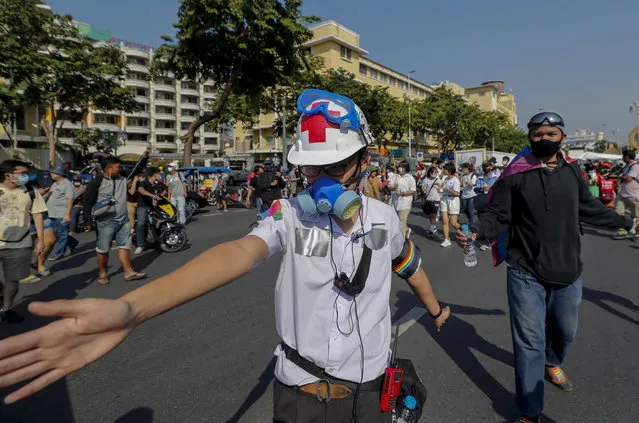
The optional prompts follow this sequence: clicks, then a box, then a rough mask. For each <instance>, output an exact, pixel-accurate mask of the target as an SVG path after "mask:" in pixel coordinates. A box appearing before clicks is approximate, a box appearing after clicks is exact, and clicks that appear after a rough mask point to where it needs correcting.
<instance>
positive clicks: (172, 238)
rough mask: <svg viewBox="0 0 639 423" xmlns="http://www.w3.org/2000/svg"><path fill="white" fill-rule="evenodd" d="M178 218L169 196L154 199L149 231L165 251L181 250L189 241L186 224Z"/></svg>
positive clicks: (149, 217) (150, 210)
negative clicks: (178, 220)
mask: <svg viewBox="0 0 639 423" xmlns="http://www.w3.org/2000/svg"><path fill="white" fill-rule="evenodd" d="M176 220H177V215H176V213H175V208H174V207H173V205H172V204H171V202H170V201H169V199H168V198H167V197H164V196H161V197H160V199H159V200H157V201H153V207H151V208H150V209H149V213H148V215H147V223H148V227H149V232H150V233H151V234H152V235H153V238H154V239H155V240H156V241H157V242H158V244H160V248H161V249H162V251H164V252H165V253H175V252H177V251H180V250H182V249H183V248H184V247H185V246H186V244H187V243H188V237H187V235H186V229H185V228H184V225H181V224H179V223H177V222H176Z"/></svg>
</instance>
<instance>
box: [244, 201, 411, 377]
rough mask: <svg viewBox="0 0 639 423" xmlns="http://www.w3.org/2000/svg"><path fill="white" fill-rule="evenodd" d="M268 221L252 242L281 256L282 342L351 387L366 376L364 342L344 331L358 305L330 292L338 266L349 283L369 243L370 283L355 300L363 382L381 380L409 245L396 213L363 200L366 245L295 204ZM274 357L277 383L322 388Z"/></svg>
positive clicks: (360, 229) (280, 205)
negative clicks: (394, 289) (393, 293)
mask: <svg viewBox="0 0 639 423" xmlns="http://www.w3.org/2000/svg"><path fill="white" fill-rule="evenodd" d="M268 214H269V216H268V217H267V218H265V219H264V220H262V221H260V222H259V224H258V226H257V227H256V228H255V229H254V230H253V231H252V232H251V233H250V235H253V236H257V237H259V238H261V239H262V240H263V241H264V242H265V243H266V245H267V246H268V249H269V255H273V254H276V253H282V263H281V266H280V273H279V275H278V277H277V282H276V285H275V320H276V328H277V331H278V334H279V335H280V337H281V339H282V340H283V341H284V342H285V343H286V344H287V345H289V346H291V347H292V348H295V349H297V351H298V352H299V353H300V354H301V355H302V356H303V357H306V358H307V359H309V360H311V361H312V362H314V363H315V364H316V365H317V366H319V367H321V368H323V369H325V370H326V372H327V373H328V374H330V375H331V376H333V377H336V378H340V379H345V380H349V381H352V382H359V381H360V376H361V375H360V371H361V369H360V354H359V351H360V341H359V338H358V336H346V335H344V334H343V333H341V331H340V328H341V329H343V328H347V327H348V321H349V310H350V308H351V305H352V304H353V298H351V297H349V296H348V295H346V294H344V293H340V291H339V290H338V289H337V288H335V286H334V285H333V282H334V275H335V270H334V269H333V266H335V267H336V268H337V272H338V273H341V272H344V273H345V274H346V275H348V276H349V278H351V279H352V278H353V277H354V274H355V271H356V269H357V266H358V265H359V261H360V259H361V256H362V252H363V245H364V243H366V245H367V246H369V248H371V250H372V260H371V265H370V271H369V277H368V279H367V281H366V287H365V288H364V290H363V291H362V293H361V294H359V295H358V296H357V308H358V310H357V311H358V317H359V323H360V331H361V337H362V340H363V343H364V351H366V358H365V361H364V379H363V381H364V382H366V381H370V380H373V379H375V378H377V377H378V376H380V375H381V374H383V373H384V369H385V368H386V366H387V365H388V358H389V353H388V348H389V344H390V339H391V314H390V308H389V300H390V289H391V261H392V259H393V258H395V257H397V256H399V255H400V254H401V251H402V248H403V246H404V241H405V238H404V231H403V230H402V227H401V224H400V222H399V218H398V217H397V213H395V211H394V210H393V209H392V208H391V207H390V206H388V205H387V204H384V203H382V202H380V201H376V200H373V199H369V198H367V197H363V198H362V213H361V216H362V218H363V222H362V221H361V219H358V222H357V223H356V224H355V226H354V227H353V230H352V234H364V235H365V236H361V237H360V236H358V237H355V236H353V235H351V236H347V235H346V234H344V233H343V232H342V230H341V229H340V228H339V226H337V224H335V221H334V220H333V222H332V224H331V221H330V220H329V218H328V216H327V215H315V216H307V215H305V214H304V212H303V211H302V209H301V207H300V205H299V201H298V199H297V198H292V199H288V200H279V201H276V202H274V203H273V206H271V209H270V210H269V212H268ZM362 223H363V224H362ZM331 238H332V241H331ZM331 251H332V254H331ZM331 256H332V259H331ZM338 324H339V327H338ZM275 355H276V356H277V357H278V360H277V365H276V367H275V375H276V377H277V378H278V380H279V381H281V382H282V383H284V384H286V385H303V384H306V383H312V382H315V381H316V380H317V378H315V377H313V376H312V375H310V374H308V373H306V372H305V371H304V370H302V369H300V368H299V367H297V366H296V365H295V364H293V363H292V362H290V361H289V360H288V359H286V357H285V354H284V353H283V351H282V349H281V347H279V346H278V347H277V348H276V350H275Z"/></svg>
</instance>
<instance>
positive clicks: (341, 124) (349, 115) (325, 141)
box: [288, 89, 373, 166]
mask: <svg viewBox="0 0 639 423" xmlns="http://www.w3.org/2000/svg"><path fill="white" fill-rule="evenodd" d="M297 109H298V112H300V114H301V116H300V119H299V122H298V124H297V132H296V134H295V144H294V145H293V147H292V148H291V150H290V151H289V153H288V161H289V162H290V163H293V164H296V165H302V166H304V165H313V166H318V165H326V164H331V163H337V162H339V161H342V160H344V159H346V158H348V157H350V156H352V155H353V154H355V153H356V152H358V151H359V150H361V149H363V148H365V147H366V146H368V145H369V144H372V143H373V137H372V136H371V134H370V132H369V130H368V123H367V122H366V117H365V116H364V113H362V111H361V109H360V108H359V107H357V105H356V104H355V103H354V102H353V101H352V100H351V99H350V98H348V97H344V96H341V95H338V94H334V93H330V92H327V91H321V90H316V89H309V90H305V91H304V92H303V93H302V94H301V95H300V96H299V98H298V100H297Z"/></svg>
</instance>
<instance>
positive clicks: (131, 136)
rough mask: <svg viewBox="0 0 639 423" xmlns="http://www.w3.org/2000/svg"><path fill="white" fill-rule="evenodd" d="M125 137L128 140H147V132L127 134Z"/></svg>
mask: <svg viewBox="0 0 639 423" xmlns="http://www.w3.org/2000/svg"><path fill="white" fill-rule="evenodd" d="M126 138H127V140H128V141H148V135H147V134H128V135H127V137H126Z"/></svg>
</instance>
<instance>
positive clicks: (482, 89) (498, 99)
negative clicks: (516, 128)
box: [436, 81, 517, 125]
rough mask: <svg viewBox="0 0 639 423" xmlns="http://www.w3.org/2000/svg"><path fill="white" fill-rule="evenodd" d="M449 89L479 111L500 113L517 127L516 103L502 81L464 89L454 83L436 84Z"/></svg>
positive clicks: (442, 82)
mask: <svg viewBox="0 0 639 423" xmlns="http://www.w3.org/2000/svg"><path fill="white" fill-rule="evenodd" d="M436 85H437V86H439V85H442V86H445V87H446V88H448V89H450V90H451V91H452V92H453V93H455V94H457V95H461V96H463V97H464V98H466V99H467V100H468V101H469V102H470V103H474V104H476V105H477V106H478V107H479V108H480V109H481V110H484V111H494V112H501V113H503V114H505V115H506V116H508V118H509V119H510V122H511V123H512V124H513V125H517V103H515V94H513V93H512V90H510V91H509V92H506V91H505V90H504V81H488V82H484V83H482V84H481V85H480V86H478V87H470V88H464V87H462V86H461V85H458V84H455V83H454V82H449V81H441V82H439V83H437V84H436Z"/></svg>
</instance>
